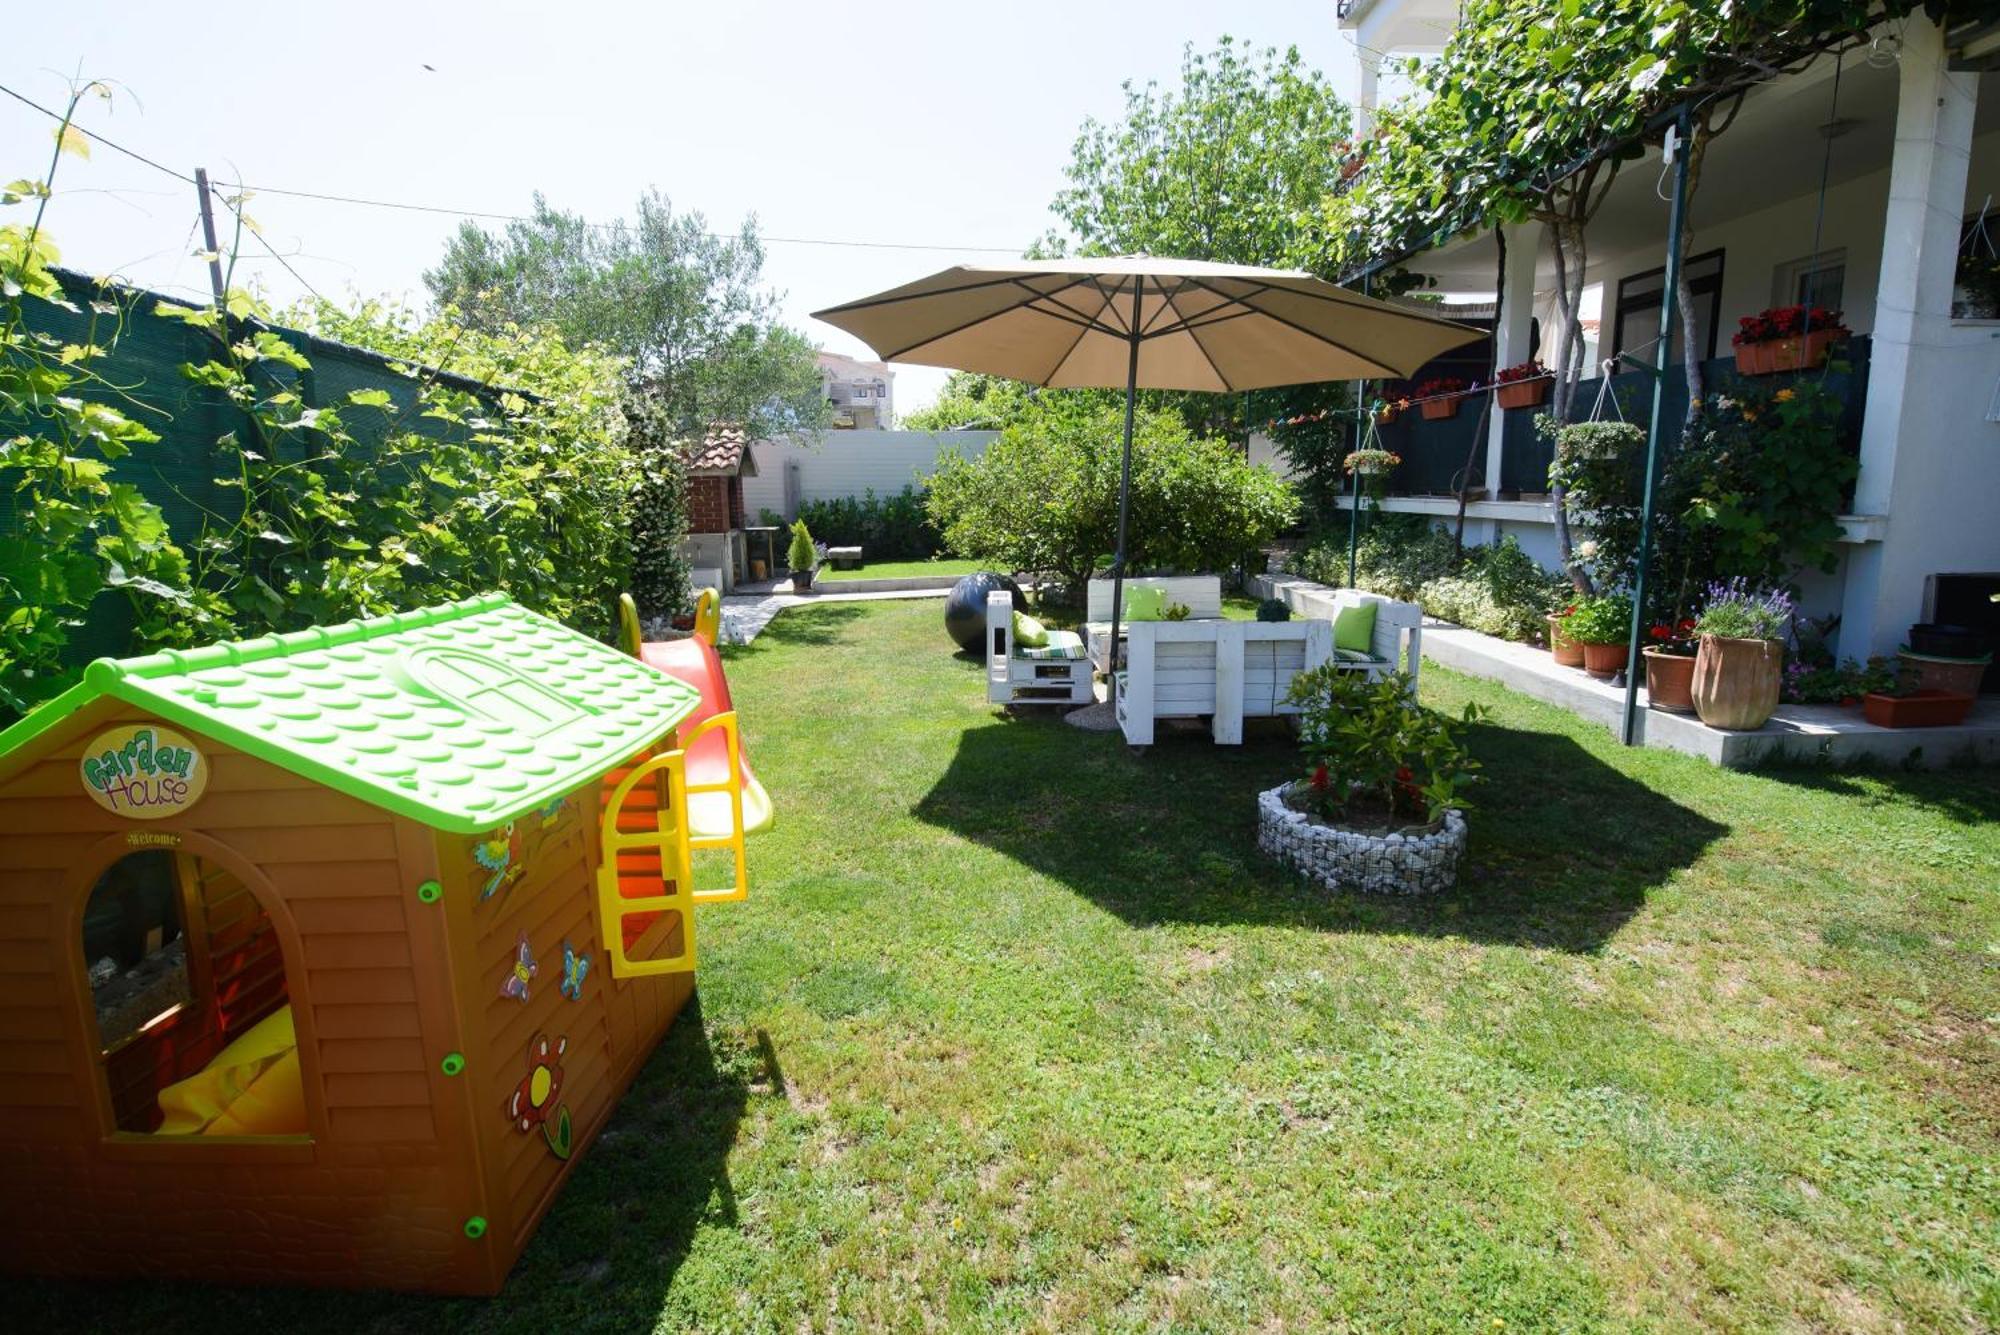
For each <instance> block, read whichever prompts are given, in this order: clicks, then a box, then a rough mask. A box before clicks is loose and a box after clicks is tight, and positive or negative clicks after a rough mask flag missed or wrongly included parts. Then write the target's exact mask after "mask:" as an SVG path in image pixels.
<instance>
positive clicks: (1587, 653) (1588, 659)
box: [1583, 640, 1632, 681]
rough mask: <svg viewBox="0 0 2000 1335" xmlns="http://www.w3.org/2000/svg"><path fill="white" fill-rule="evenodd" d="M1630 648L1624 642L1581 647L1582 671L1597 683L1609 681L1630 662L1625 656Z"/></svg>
mask: <svg viewBox="0 0 2000 1335" xmlns="http://www.w3.org/2000/svg"><path fill="white" fill-rule="evenodd" d="M1630 648H1631V646H1630V645H1628V644H1627V643H1626V642H1625V641H1624V640H1619V641H1617V642H1616V643H1614V644H1588V643H1586V644H1585V645H1584V646H1583V670H1584V671H1585V672H1588V673H1589V674H1590V675H1591V676H1593V677H1595V678H1597V679H1598V680H1599V681H1610V680H1611V679H1612V678H1613V677H1615V676H1617V675H1618V674H1619V673H1621V672H1623V671H1624V670H1625V665H1626V664H1627V663H1629V662H1631V661H1632V660H1631V659H1629V658H1627V657H1626V656H1625V655H1626V652H1627V651H1628V650H1629V649H1630Z"/></svg>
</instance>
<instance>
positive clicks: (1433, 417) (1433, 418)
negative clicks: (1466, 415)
mask: <svg viewBox="0 0 2000 1335" xmlns="http://www.w3.org/2000/svg"><path fill="white" fill-rule="evenodd" d="M1460 397H1461V396H1460V395H1457V394H1453V395H1451V396H1450V397H1448V398H1442V399H1425V400H1424V401H1423V402H1422V403H1420V404H1418V405H1417V406H1418V407H1420V408H1422V409H1423V410H1424V420H1425V421H1426V422H1442V421H1444V420H1446V419H1447V418H1452V417H1456V416H1458V401H1459V398H1460Z"/></svg>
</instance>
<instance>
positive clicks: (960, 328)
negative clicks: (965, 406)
mask: <svg viewBox="0 0 2000 1335" xmlns="http://www.w3.org/2000/svg"><path fill="white" fill-rule="evenodd" d="M1075 286H1077V284H1075V283H1066V284H1064V285H1063V286H1062V287H1059V288H1057V289H1056V292H1062V291H1066V290H1067V289H1068V288H1071V287H1075ZM1029 290H1030V291H1033V289H1032V288H1031V289H1029ZM1054 295H1055V293H1054V292H1047V293H1036V294H1035V295H1034V296H1033V297H1030V298H1029V299H1028V300H1026V301H1022V302H1016V303H1015V304H1014V305H1012V306H1003V307H1001V308H1000V309H999V310H997V311H988V312H987V313H986V314H984V315H981V316H977V317H975V318H973V319H970V320H967V321H966V322H965V323H964V324H960V325H954V326H952V327H951V328H949V329H940V330H939V331H938V332H937V333H935V334H926V335H925V336H924V337H922V338H920V339H918V340H917V341H916V342H915V343H910V344H906V345H905V346H903V347H901V348H898V349H896V350H895V351H894V352H881V351H880V350H879V349H878V350H877V352H878V355H879V356H880V357H881V358H882V360H883V361H885V362H893V361H897V360H899V359H901V358H902V357H904V356H906V355H907V354H909V353H912V352H915V351H916V350H917V349H918V348H921V347H925V346H927V345H928V344H932V343H936V342H938V341H939V340H940V339H947V338H950V337H951V336H952V335H953V334H962V333H964V332H965V331H966V330H968V329H970V328H972V327H973V326H974V325H981V324H985V323H986V322H987V321H988V320H993V319H998V318H999V317H1000V316H1002V315H1005V314H1006V313H1007V312H1008V311H1034V313H1035V314H1037V315H1044V316H1048V317H1049V318H1051V319H1058V320H1060V319H1065V318H1067V319H1069V320H1071V321H1072V322H1074V321H1076V320H1078V319H1081V318H1082V317H1080V316H1075V315H1071V316H1067V317H1065V316H1059V315H1057V314H1055V312H1053V311H1045V310H1039V309H1037V308H1036V306H1035V303H1036V302H1037V301H1041V300H1044V299H1046V298H1047V297H1052V296H1054ZM906 300H915V298H906Z"/></svg>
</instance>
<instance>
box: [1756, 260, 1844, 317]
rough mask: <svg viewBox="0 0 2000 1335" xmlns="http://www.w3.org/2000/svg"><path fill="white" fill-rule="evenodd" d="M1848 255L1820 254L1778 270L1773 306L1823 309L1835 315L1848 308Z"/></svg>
mask: <svg viewBox="0 0 2000 1335" xmlns="http://www.w3.org/2000/svg"><path fill="white" fill-rule="evenodd" d="M1846 297H1847V252H1846V251H1844V250H1827V251H1821V252H1820V253H1819V254H1818V255H1808V256H1806V257H1805V258H1803V259H1796V260H1793V261H1792V262H1791V263H1790V264H1781V265H1779V266H1778V271H1777V281H1776V282H1774V283H1773V284H1772V285H1771V304H1772V305H1773V306H1823V307H1825V308H1826V309H1827V310H1830V311H1837V310H1839V309H1840V308H1841V307H1843V306H1845V305H1846V304H1847V301H1846Z"/></svg>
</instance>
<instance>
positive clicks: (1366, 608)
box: [1333, 602, 1375, 654]
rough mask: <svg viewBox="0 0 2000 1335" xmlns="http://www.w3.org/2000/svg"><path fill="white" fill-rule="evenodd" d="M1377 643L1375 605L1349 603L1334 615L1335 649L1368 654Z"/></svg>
mask: <svg viewBox="0 0 2000 1335" xmlns="http://www.w3.org/2000/svg"><path fill="white" fill-rule="evenodd" d="M1374 643H1375V604H1373V603H1370V602H1358V603H1349V604H1348V605H1347V606H1345V607H1343V608H1341V609H1340V610H1339V611H1338V612H1335V613H1334V614H1333V647H1334V648H1336V649H1353V650H1356V651H1357V652H1359V653H1364V654H1365V653H1367V652H1368V650H1369V647H1370V646H1371V645H1373V644H1374Z"/></svg>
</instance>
